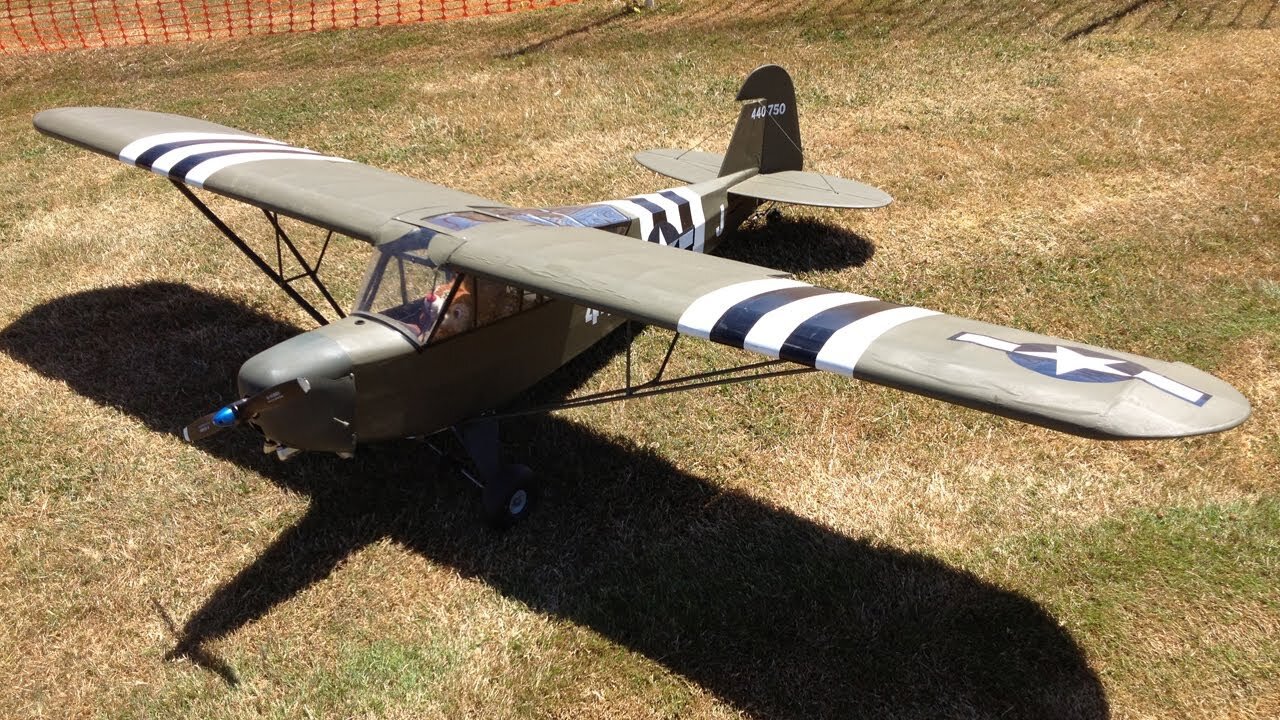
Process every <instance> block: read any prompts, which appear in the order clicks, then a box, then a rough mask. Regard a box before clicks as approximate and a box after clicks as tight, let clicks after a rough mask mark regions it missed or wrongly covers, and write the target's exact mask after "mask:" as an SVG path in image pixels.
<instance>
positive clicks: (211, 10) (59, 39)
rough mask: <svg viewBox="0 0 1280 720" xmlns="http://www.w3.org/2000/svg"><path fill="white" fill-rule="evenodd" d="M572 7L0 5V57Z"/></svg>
mask: <svg viewBox="0 0 1280 720" xmlns="http://www.w3.org/2000/svg"><path fill="white" fill-rule="evenodd" d="M576 1H577V0H0V53H2V54H20V53H28V52H35V51H41V50H66V49H69V48H98V47H112V46H119V45H149V44H154V43H170V42H186V41H191V40H209V39H215V38H230V37H243V36H246V35H271V34H275V33H290V32H313V31H316V30H333V29H338V28H352V27H374V26H379V25H402V24H408V23H420V22H431V21H434V20H452V19H454V18H464V17H476V16H480V15H497V14H501V13H510V12H518V11H521V10H534V9H539V8H544V7H550V6H553V5H565V4H568V3H571V2H576Z"/></svg>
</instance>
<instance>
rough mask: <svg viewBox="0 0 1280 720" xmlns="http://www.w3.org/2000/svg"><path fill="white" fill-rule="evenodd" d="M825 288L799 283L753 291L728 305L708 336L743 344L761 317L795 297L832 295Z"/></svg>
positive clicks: (712, 338) (715, 339) (725, 343)
mask: <svg viewBox="0 0 1280 720" xmlns="http://www.w3.org/2000/svg"><path fill="white" fill-rule="evenodd" d="M834 294H836V293H833V292H832V291H830V290H827V289H826V288H820V287H814V286H812V285H802V286H800V287H789V288H782V289H779V290H772V291H770V292H767V293H764V294H761V295H756V296H755V297H753V298H750V299H747V300H744V301H742V302H740V303H738V304H737V305H734V306H733V307H731V308H729V310H728V312H726V313H725V314H724V315H722V316H721V317H720V319H719V320H718V321H716V324H715V326H714V327H712V328H711V336H710V338H709V339H710V340H711V341H712V342H718V343H721V344H724V345H733V346H734V347H742V344H743V342H744V341H745V340H746V338H747V333H749V332H751V329H752V328H754V327H755V326H756V323H757V322H759V320H760V318H762V317H764V316H765V315H767V314H769V313H771V312H773V311H774V310H777V309H778V308H780V307H783V306H784V305H788V304H790V303H793V302H795V301H797V300H802V299H804V298H807V297H812V296H814V295H834Z"/></svg>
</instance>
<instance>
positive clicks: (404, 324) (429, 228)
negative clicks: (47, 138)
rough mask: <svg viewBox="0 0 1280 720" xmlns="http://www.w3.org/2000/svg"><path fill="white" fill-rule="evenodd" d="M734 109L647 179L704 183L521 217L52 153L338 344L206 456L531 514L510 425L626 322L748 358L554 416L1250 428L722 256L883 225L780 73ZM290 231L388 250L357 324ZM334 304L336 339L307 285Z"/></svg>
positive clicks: (1232, 410)
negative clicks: (167, 212)
mask: <svg viewBox="0 0 1280 720" xmlns="http://www.w3.org/2000/svg"><path fill="white" fill-rule="evenodd" d="M737 100H738V101H740V102H742V103H743V105H742V108H741V112H740V115H739V117H738V122H737V126H736V128H735V130H734V133H733V137H732V140H731V141H730V143H729V147H728V150H727V152H726V153H725V155H724V156H723V157H722V156H720V155H714V154H711V153H705V152H697V151H690V150H650V151H646V152H642V153H639V154H638V155H637V156H636V160H637V161H638V162H640V163H641V164H642V165H644V166H646V167H648V168H650V169H652V170H654V171H656V172H658V173H661V174H663V175H666V176H669V177H672V178H675V179H677V180H679V181H681V182H683V183H690V184H687V185H684V186H681V187H676V188H672V189H670V190H662V191H659V192H655V193H649V194H646V195H639V196H635V197H630V198H626V199H622V200H610V201H605V202H598V203H592V204H586V205H572V206H567V207H552V208H513V207H508V206H505V205H502V204H500V203H496V202H494V201H491V200H486V199H484V198H481V197H476V196H474V195H470V194H466V193H463V192H459V191H456V190H451V189H448V188H444V187H440V186H438V185H433V184H430V183H426V182H422V181H419V180H413V179H410V178H407V177H403V176H400V175H395V174H392V173H388V172H384V171H381V170H377V169H375V168H372V167H368V166H365V165H361V164H358V163H354V162H351V161H348V160H344V159H341V158H337V157H331V156H328V155H324V154H321V153H319V152H314V151H311V150H307V149H303V148H298V147H293V146H290V145H287V144H285V143H283V142H280V141H277V140H270V139H267V138H264V137H260V136H257V135H251V134H248V133H245V132H242V131H240V130H235V129H233V128H230V127H225V126H222V125H216V124H214V123H210V122H205V121H203V120H196V119H191V118H186V117H181V116H177V115H167V114H161V113H154V112H144V111H139V110H123V109H116V108H88V107H86V108H62V109H56V110H48V111H45V112H42V113H40V114H39V115H37V116H36V118H35V126H36V128H37V129H39V130H40V131H41V132H43V133H45V134H47V135H51V136H53V137H56V138H59V139H62V140H65V141H68V142H71V143H74V144H76V145H80V146H82V147H85V148H88V149H89V150H93V151H95V152H99V153H103V154H105V155H109V156H111V157H115V158H118V159H119V160H121V161H122V162H125V163H127V164H130V165H135V166H137V167H141V168H145V169H148V170H151V171H152V172H155V173H157V174H160V175H162V176H164V177H166V178H168V179H169V180H170V181H171V182H172V183H173V184H174V185H175V186H176V187H177V188H178V190H179V191H181V192H182V193H183V194H184V195H185V196H186V197H187V199H189V200H190V201H191V202H192V203H193V204H195V206H196V207H197V208H198V209H199V210H200V211H201V212H202V213H203V214H204V215H205V216H206V217H207V218H208V219H209V220H210V221H211V222H212V223H213V224H214V225H215V226H216V227H217V228H218V230H220V231H221V232H222V233H223V234H224V235H226V236H227V238H228V239H230V240H231V241H232V242H233V243H235V244H236V246H237V247H239V248H240V249H241V250H242V251H243V252H244V253H245V254H246V255H248V256H249V258H250V259H251V260H253V261H254V263H255V264H256V265H257V267H258V268H259V269H260V270H261V271H262V272H264V273H265V274H266V275H267V276H268V277H270V278H271V279H272V280H273V281H275V282H276V283H277V284H278V285H280V286H281V288H283V289H284V290H285V292H287V293H289V295H290V297H292V298H293V299H294V300H295V301H297V302H298V303H299V304H300V305H301V306H302V307H303V308H304V309H305V310H306V311H307V312H308V313H310V314H311V315H312V317H314V318H316V320H317V321H319V322H320V323H322V325H321V327H318V328H317V329H315V330H311V331H309V332H305V333H303V334H301V335H298V336H296V337H293V338H291V339H289V340H286V341H284V342H282V343H280V344H278V345H276V346H274V347H272V348H270V349H268V350H265V351H264V352H261V353H259V354H258V355H256V356H254V357H252V358H250V359H249V360H248V361H247V362H245V363H244V365H243V367H241V369H240V373H239V378H238V380H239V394H240V395H243V396H244V397H242V399H240V400H237V401H235V402H233V403H231V404H230V405H228V406H226V407H224V408H222V409H220V410H218V411H216V412H214V413H211V414H210V415H208V416H206V417H203V418H201V419H199V420H197V421H196V422H194V423H192V424H191V425H190V426H188V427H187V428H186V429H185V430H184V431H183V434H184V436H185V437H186V438H187V439H188V440H191V441H195V440H198V439H200V438H203V437H206V436H208V435H210V434H212V433H214V432H217V431H219V430H220V429H222V428H227V427H231V426H233V425H237V424H239V423H248V424H249V425H251V426H253V427H254V428H256V429H257V430H258V431H260V432H261V433H262V434H263V435H264V436H265V438H266V449H267V450H268V451H273V450H274V451H275V452H277V453H278V454H279V456H280V457H282V458H285V457H288V456H289V455H291V454H293V453H295V452H297V451H301V450H319V451H330V452H335V453H339V454H342V455H346V454H349V453H351V452H352V451H354V450H355V448H356V447H357V445H359V444H364V443H371V442H377V441H380V440H390V439H395V438H405V437H425V436H431V435H433V434H435V433H439V432H441V431H445V430H450V429H452V430H454V431H455V432H456V433H457V435H458V437H459V438H460V439H461V441H462V445H463V447H464V448H465V449H466V451H467V454H468V455H470V457H471V460H472V462H473V463H474V465H475V469H476V473H475V476H471V475H470V474H468V476H469V477H472V479H473V480H474V481H475V482H476V483H477V485H479V486H481V488H482V492H483V505H484V508H485V514H486V516H487V518H488V519H489V520H490V521H491V522H493V523H495V524H497V525H505V524H509V523H511V522H513V521H515V520H518V519H520V518H522V517H524V516H525V515H526V514H527V513H528V512H529V509H530V507H531V504H532V500H533V497H534V495H533V490H534V485H533V480H532V472H531V471H530V470H529V468H527V467H525V466H522V465H504V464H503V463H502V462H501V460H500V450H499V439H498V432H497V421H498V420H499V419H501V418H503V417H508V416H510V415H512V414H520V411H515V412H512V413H497V412H495V411H496V410H497V409H499V408H502V407H503V406H504V405H505V404H507V403H509V402H510V401H511V400H512V399H513V398H515V397H516V396H517V395H519V394H520V393H521V392H522V391H524V390H526V389H527V388H529V387H530V386H532V385H533V384H535V383H536V382H538V381H539V380H540V379H542V378H544V377H546V376H547V375H549V374H550V373H552V372H553V371H555V370H556V369H557V368H559V367H560V366H561V365H563V364H565V363H566V362H568V361H569V360H570V359H572V358H573V357H575V356H576V355H578V354H579V353H581V352H583V351H584V350H586V349H587V348H588V347H590V346H591V345H592V344H594V343H595V342H597V341H598V340H600V339H602V338H603V337H604V336H605V335H607V334H608V333H609V332H611V331H612V330H614V329H616V328H617V327H619V326H620V325H622V324H623V323H624V322H627V323H629V322H630V321H639V322H641V323H647V324H650V325H655V326H659V327H662V328H666V329H669V330H673V331H675V333H674V334H673V337H672V340H671V345H670V347H669V349H668V350H667V360H669V359H670V357H671V355H672V352H673V351H674V349H675V347H676V340H678V339H679V337H680V336H681V335H690V336H694V337H697V338H701V339H705V340H711V341H713V342H718V343H723V344H725V345H731V346H733V347H738V348H744V349H746V350H748V351H751V352H754V353H756V354H758V355H761V356H763V357H764V359H763V360H762V361H760V362H754V363H748V364H744V365H741V366H738V367H734V368H726V369H723V370H718V371H713V372H706V373H699V374H695V375H688V376H684V377H678V378H666V377H664V372H665V369H666V367H667V361H666V360H664V361H663V363H662V366H661V368H660V369H659V370H658V372H657V375H656V376H655V377H654V378H653V379H652V380H649V381H648V382H644V383H632V381H631V363H630V361H631V356H630V352H631V351H630V348H628V357H627V360H628V366H627V367H628V372H627V381H626V384H625V387H622V388H618V389H616V390H614V391H610V392H605V393H598V394H593V395H589V396H585V397H578V398H570V399H567V400H565V401H563V402H561V403H559V404H557V405H554V406H550V407H543V408H538V410H554V409H557V408H564V407H575V406H580V405H584V404H590V403H599V402H610V401H614V400H624V399H629V398H635V397H642V396H646V395H653V394H658V393H665V392H673V391H676V390H687V389H692V388H699V387H706V386H708V385H714V384H722V383H729V382H739V381H743V380H753V379H759V378H763V377H773V376H777V375H781V374H788V373H795V372H806V371H810V370H813V369H817V370H825V371H828V372H834V373H839V374H842V375H847V376H852V377H855V378H858V379H861V380H867V381H870V382H874V383H879V384H882V385H888V386H890V387H895V388H899V389H902V390H906V391H909V392H914V393H919V394H922V395H927V396H929V397H933V398H937V399H939V400H945V401H947V402H952V403H957V404H960V405H964V406H967V407H971V408H976V409H979V410H984V411H987V412H991V413H996V414H998V415H1003V416H1006V417H1010V418H1014V419H1017V420H1022V421H1024V422H1029V423H1034V424H1037V425H1042V426H1045V427H1049V428H1053V429H1056V430H1062V431H1065V432H1069V433H1074V434H1077V435H1083V436H1086V437H1095V438H1168V437H1179V436H1186V435H1197V434H1201V433H1211V432H1217V431H1221V430H1226V429H1228V428H1231V427H1234V426H1236V425H1238V424H1239V423H1241V422H1243V421H1244V419H1245V418H1246V417H1248V415H1249V403H1248V401H1247V400H1245V398H1244V397H1243V396H1241V394H1240V393H1239V392H1237V391H1236V390H1235V389H1234V388H1232V387H1231V386H1230V385H1228V384H1227V383H1225V382H1223V381H1221V380H1219V379H1218V378H1216V377H1214V376H1212V375H1209V374H1207V373H1204V372H1201V371H1199V370H1197V369H1195V368H1192V367H1190V366H1188V365H1185V364H1181V363H1167V362H1162V361H1159V360H1152V359H1149V358H1144V357H1140V356H1136V355H1131V354H1128V353H1123V352H1117V351H1114V350H1106V349H1103V348H1098V347H1093V346H1089V345H1083V344H1080V343H1075V342H1070V341H1067V340H1060V339H1058V338H1053V337H1047V336H1044V335H1036V334H1032V333H1028V332H1024V331H1021V330H1014V329H1010V328H1005V327H999V326H995V325H989V324H987V323H983V322H977V321H974V320H965V319H963V318H959V317H953V316H950V315H945V314H942V313H938V312H934V311H932V310H926V309H923V308H918V307H910V306H903V305H896V304H894V303H889V302H884V301H881V300H877V299H876V298H873V297H868V296H865V295H859V294H855V293H850V292H838V291H834V290H827V289H824V288H820V287H815V286H813V285H809V284H807V283H804V282H800V281H799V280H795V279H793V278H791V277H789V276H788V275H787V274H786V273H783V272H779V271H776V270H771V269H768V268H764V267H759V266H756V265H750V264H746V263H742V262H735V261H733V260H728V259H725V258H721V257H716V256H714V255H708V254H706V253H708V252H710V251H711V250H713V249H714V248H715V247H716V246H717V245H719V244H720V243H721V242H722V241H724V240H725V239H726V238H727V237H729V236H730V235H731V234H732V233H733V231H734V230H735V229H736V228H737V227H738V226H739V225H740V224H741V223H742V222H743V221H745V220H746V219H747V218H748V217H750V216H751V215H752V214H753V213H755V212H757V211H758V210H759V209H760V208H761V207H762V205H764V204H765V203H794V204H800V205H814V206H823V207H834V208H875V207H881V206H884V205H887V204H888V203H889V202H890V201H891V198H890V197H889V196H888V195H886V194H885V193H883V192H881V191H880V190H877V189H875V188H873V187H870V186H867V185H863V184H861V183H856V182H852V181H848V180H843V179H840V178H836V177H831V176H828V175H821V174H818V173H813V172H806V171H804V170H803V165H804V162H803V153H802V151H801V144H800V126H799V122H798V119H797V115H796V102H795V91H794V89H793V86H792V82H791V78H790V76H788V74H787V72H786V71H785V70H783V69H782V68H780V67H778V66H776V65H766V66H763V67H760V68H758V69H756V70H755V71H754V72H752V73H751V75H750V76H749V77H748V78H747V80H746V82H745V83H744V84H743V86H742V89H741V91H740V92H739V93H738V97H737ZM188 186H194V187H196V188H201V189H203V190H206V191H210V192H213V193H217V194H220V195H224V196H227V197H230V198H233V199H235V200H239V201H242V202H245V203H248V204H250V205H254V206H257V207H258V208H260V209H262V210H263V212H264V214H265V215H266V218H267V220H268V221H269V223H270V225H271V228H272V231H273V233H274V235H275V241H276V250H277V256H278V257H279V256H280V254H281V253H282V252H283V250H282V249H281V248H282V246H283V247H285V248H287V249H288V251H289V253H290V254H291V255H292V256H293V257H294V258H295V259H296V260H297V261H298V263H300V265H301V267H302V268H304V270H303V272H301V273H299V274H298V275H296V276H293V277H285V276H284V275H283V270H282V269H278V268H280V267H281V264H280V263H279V262H277V267H273V266H272V265H271V264H270V263H268V262H267V261H266V260H265V259H263V258H262V257H261V256H260V255H258V254H257V253H256V252H255V251H254V250H253V249H252V248H251V247H250V246H249V245H248V244H246V243H245V242H244V241H243V240H242V239H241V238H240V237H239V236H238V235H237V234H236V233H235V232H234V231H232V230H231V228H229V227H228V226H227V225H226V224H225V223H224V222H223V221H222V220H221V219H220V218H219V217H218V216H217V215H215V214H214V212H213V211H212V210H210V209H209V207H208V206H207V205H206V204H205V203H204V202H203V201H202V200H201V199H200V198H199V197H198V196H197V195H196V194H195V193H194V192H192V191H191V189H190V188H189V187H188ZM280 216H287V217H292V218H296V219H298V220H302V221H304V222H306V223H310V224H312V225H316V226H318V227H320V228H321V229H322V230H326V231H328V235H327V237H326V240H325V247H326V248H327V247H328V242H329V239H331V238H332V236H333V234H334V233H339V234H343V235H348V236H350V237H353V238H357V239H360V240H364V241H366V242H368V243H370V244H371V245H372V246H373V257H372V259H371V260H370V262H369V266H368V270H367V273H366V275H365V279H364V284H363V286H362V288H361V289H360V291H359V293H358V296H357V298H356V301H355V305H354V309H353V310H352V312H351V313H350V314H349V315H346V314H344V313H343V312H342V309H341V307H340V306H339V305H338V303H337V302H336V301H335V300H334V299H333V297H332V295H331V294H330V293H329V292H328V290H327V289H326V288H325V287H324V285H323V284H322V283H321V282H320V280H319V277H318V275H317V271H318V268H319V266H320V263H321V261H322V260H323V258H324V251H323V250H321V252H320V255H319V257H318V258H317V260H316V261H315V264H314V265H312V264H310V263H309V262H307V261H306V260H305V259H304V258H303V256H302V255H301V253H299V252H298V250H297V248H296V246H295V245H294V243H293V242H292V240H290V238H289V236H288V235H287V234H286V233H285V232H284V230H283V228H282V227H281V225H280ZM303 278H307V279H308V280H310V281H311V282H313V283H315V285H316V287H317V288H319V291H320V292H321V293H322V294H323V296H324V298H325V300H326V301H327V302H328V304H329V305H330V306H331V307H332V308H333V310H334V312H335V313H336V314H337V315H338V316H339V319H337V320H335V321H334V322H327V323H326V319H325V316H324V315H323V314H322V313H320V312H319V311H318V310H317V309H316V308H315V307H314V306H313V305H311V304H310V303H309V302H307V301H306V299H305V298H303V296H302V295H300V294H299V293H298V292H297V291H296V289H295V288H294V287H293V283H295V282H297V281H300V280H302V279H303Z"/></svg>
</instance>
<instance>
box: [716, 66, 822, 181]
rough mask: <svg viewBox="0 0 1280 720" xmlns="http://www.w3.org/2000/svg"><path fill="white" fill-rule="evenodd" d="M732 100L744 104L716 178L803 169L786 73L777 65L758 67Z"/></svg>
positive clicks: (791, 89)
mask: <svg viewBox="0 0 1280 720" xmlns="http://www.w3.org/2000/svg"><path fill="white" fill-rule="evenodd" d="M736 99H737V100H738V101H739V102H742V103H746V104H744V105H743V106H742V112H741V113H739V115H738V124H737V127H735V128H734V131H733V139H732V140H730V141H729V149H728V150H727V151H726V152H725V156H724V163H723V164H722V165H721V166H720V176H721V177H723V176H725V175H729V174H731V173H735V172H739V171H741V170H753V169H754V170H759V171H760V173H761V174H768V173H775V172H780V171H783V170H803V169H804V151H803V150H802V149H801V145H800V120H799V118H798V117H797V115H796V90H795V86H794V85H793V84H792V82H791V76H790V75H788V74H787V71H786V70H784V69H783V68H782V67H780V66H778V65H761V66H760V67H758V68H756V69H755V70H753V71H752V72H751V74H750V75H748V76H747V79H746V81H745V82H743V83H742V89H741V90H739V91H738V97H737V98H736Z"/></svg>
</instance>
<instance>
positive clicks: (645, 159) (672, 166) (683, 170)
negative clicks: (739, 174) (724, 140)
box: [636, 148, 724, 185]
mask: <svg viewBox="0 0 1280 720" xmlns="http://www.w3.org/2000/svg"><path fill="white" fill-rule="evenodd" d="M636 162H638V163H640V164H641V165H643V166H645V167H647V168H649V169H650V170H652V171H654V172H656V173H658V174H659V175H666V176H667V177H669V178H675V179H676V180H679V181H680V182H686V183H689V184H690V185H692V184H694V183H700V182H705V181H707V180H714V179H715V178H716V177H717V176H719V175H720V165H721V164H722V163H723V162H724V156H723V155H719V154H717V153H709V152H702V151H700V150H672V149H670V148H666V149H663V150H645V151H644V152H638V153H636Z"/></svg>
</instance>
